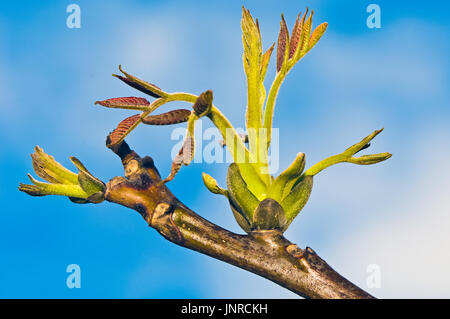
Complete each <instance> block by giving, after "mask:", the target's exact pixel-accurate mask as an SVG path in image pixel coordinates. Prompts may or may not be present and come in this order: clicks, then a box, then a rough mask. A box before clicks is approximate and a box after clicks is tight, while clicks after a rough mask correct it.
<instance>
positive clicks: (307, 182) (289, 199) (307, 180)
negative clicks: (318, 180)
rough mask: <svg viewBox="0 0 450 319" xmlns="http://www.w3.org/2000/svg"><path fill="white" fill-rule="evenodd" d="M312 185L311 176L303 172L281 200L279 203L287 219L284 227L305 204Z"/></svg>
mask: <svg viewBox="0 0 450 319" xmlns="http://www.w3.org/2000/svg"><path fill="white" fill-rule="evenodd" d="M312 186H313V177H312V176H308V175H304V174H303V175H302V177H301V178H300V179H299V180H298V182H297V184H296V185H295V186H294V188H293V189H292V190H291V192H290V193H289V194H288V195H287V196H286V197H285V198H284V199H283V200H282V201H281V203H280V204H281V207H283V209H284V212H285V214H286V220H287V223H286V225H285V228H287V227H288V226H289V224H290V223H291V222H292V220H293V219H294V218H295V217H296V216H297V215H298V213H299V212H300V211H301V210H302V209H303V207H304V206H305V205H306V202H307V201H308V199H309V195H310V194H311V190H312Z"/></svg>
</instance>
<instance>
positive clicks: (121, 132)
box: [107, 114, 141, 145]
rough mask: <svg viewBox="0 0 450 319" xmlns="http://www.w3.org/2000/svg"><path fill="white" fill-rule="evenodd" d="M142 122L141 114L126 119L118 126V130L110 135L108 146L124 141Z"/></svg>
mask: <svg viewBox="0 0 450 319" xmlns="http://www.w3.org/2000/svg"><path fill="white" fill-rule="evenodd" d="M140 120H141V114H136V115H133V116H130V117H127V118H126V119H124V120H123V121H122V122H120V123H119V125H117V127H116V129H115V130H114V131H112V132H111V133H110V134H109V135H108V137H107V144H108V145H114V144H118V143H119V142H121V141H123V139H124V138H125V137H126V136H127V135H128V134H129V133H130V132H131V131H132V130H133V129H134V128H135V127H136V126H137V125H138V123H139V122H140Z"/></svg>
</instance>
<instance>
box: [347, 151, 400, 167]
mask: <svg viewBox="0 0 450 319" xmlns="http://www.w3.org/2000/svg"><path fill="white" fill-rule="evenodd" d="M391 156H392V154H391V153H379V154H371V155H363V156H360V157H351V158H350V159H349V160H348V162H349V163H353V164H359V165H371V164H376V163H379V162H382V161H385V160H387V159H388V158H390V157H391Z"/></svg>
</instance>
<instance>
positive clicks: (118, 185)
mask: <svg viewBox="0 0 450 319" xmlns="http://www.w3.org/2000/svg"><path fill="white" fill-rule="evenodd" d="M110 148H111V150H112V151H113V152H114V153H116V154H117V155H118V156H119V157H120V158H121V160H122V163H123V166H124V168H125V177H115V178H113V179H112V180H111V181H110V182H109V183H108V184H107V190H106V194H105V198H106V200H108V201H110V202H114V203H117V204H120V205H123V206H126V207H129V208H132V209H134V210H136V211H137V212H139V213H140V214H141V215H142V217H143V218H144V219H145V221H146V222H147V223H148V225H149V226H151V227H153V228H154V229H156V230H157V231H158V232H159V233H160V234H161V235H162V236H164V237H165V238H166V239H168V240H169V241H171V242H173V243H175V244H177V245H180V246H183V247H186V248H189V249H192V250H195V251H198V252H200V253H203V254H206V255H208V256H211V257H213V258H216V259H219V260H222V261H224V262H227V263H229V264H232V265H235V266H237V267H240V268H242V269H246V270H248V271H251V272H253V273H255V274H258V275H260V276H262V277H265V278H267V279H269V280H271V281H273V282H275V283H277V284H279V285H281V286H283V287H285V288H287V289H289V290H291V291H293V292H294V293H296V294H298V295H300V296H302V297H305V298H373V297H372V296H371V295H370V294H368V293H367V292H365V291H364V290H362V289H360V288H359V287H357V286H355V285H354V284H352V283H351V282H350V281H348V280H347V279H345V278H344V277H342V276H341V275H339V274H338V273H337V272H336V271H334V270H333V269H332V268H331V267H330V266H329V265H328V264H327V263H326V262H325V261H324V260H323V259H322V258H320V257H319V256H318V255H317V254H316V253H315V252H314V251H313V250H312V249H311V248H309V247H307V248H306V249H301V248H299V247H298V246H297V245H295V244H293V243H291V242H290V241H289V240H287V239H286V238H285V237H284V236H283V234H282V233H281V232H280V231H276V230H270V231H255V232H252V233H250V234H248V235H239V234H235V233H232V232H229V231H227V230H225V229H223V228H221V227H219V226H217V225H215V224H213V223H211V222H209V221H207V220H206V219H204V218H202V217H200V216H199V215H197V214H196V213H195V212H193V211H192V210H190V209H189V208H187V207H186V206H185V205H184V204H183V203H181V202H180V201H179V200H178V199H177V198H176V197H175V196H174V195H173V194H172V193H171V192H170V190H169V189H168V188H167V187H166V185H165V184H164V183H163V182H162V180H161V177H160V175H159V173H158V170H157V169H156V167H155V165H154V163H153V160H152V159H151V158H150V157H148V156H146V157H144V158H140V157H139V156H138V155H137V154H136V153H135V152H134V151H132V150H131V149H130V148H129V146H128V145H127V144H126V142H125V141H123V142H122V143H120V144H118V145H113V146H110Z"/></svg>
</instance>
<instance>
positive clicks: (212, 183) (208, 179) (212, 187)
mask: <svg viewBox="0 0 450 319" xmlns="http://www.w3.org/2000/svg"><path fill="white" fill-rule="evenodd" d="M202 178H203V183H204V184H205V186H206V188H207V189H208V190H209V191H210V192H211V193H213V194H219V195H225V196H228V194H227V191H226V190H225V189H223V188H220V187H219V185H218V184H217V181H216V180H215V179H214V178H213V177H212V176H211V175H208V174H206V173H203V174H202Z"/></svg>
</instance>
